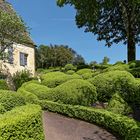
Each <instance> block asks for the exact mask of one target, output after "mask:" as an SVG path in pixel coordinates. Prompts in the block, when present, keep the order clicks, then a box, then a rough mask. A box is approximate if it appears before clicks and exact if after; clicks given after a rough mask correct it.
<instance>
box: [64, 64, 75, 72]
mask: <svg viewBox="0 0 140 140" xmlns="http://www.w3.org/2000/svg"><path fill="white" fill-rule="evenodd" d="M64 69H65V71H69V70H73V71H75V70H76V67H75V66H73V65H72V64H67V65H65V67H64Z"/></svg>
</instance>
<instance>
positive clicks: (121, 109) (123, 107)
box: [106, 93, 133, 115]
mask: <svg viewBox="0 0 140 140" xmlns="http://www.w3.org/2000/svg"><path fill="white" fill-rule="evenodd" d="M106 109H107V110H108V111H111V112H114V113H117V114H122V115H129V114H130V113H132V112H133V111H132V108H131V107H130V106H129V105H128V103H127V102H126V101H125V100H124V99H123V98H122V97H121V95H120V94H119V93H115V94H114V95H113V96H112V98H111V100H110V101H109V103H108V106H107V108H106Z"/></svg>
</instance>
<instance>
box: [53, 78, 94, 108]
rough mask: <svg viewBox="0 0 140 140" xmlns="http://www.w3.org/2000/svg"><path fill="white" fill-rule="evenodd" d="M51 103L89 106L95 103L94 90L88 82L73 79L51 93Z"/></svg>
mask: <svg viewBox="0 0 140 140" xmlns="http://www.w3.org/2000/svg"><path fill="white" fill-rule="evenodd" d="M51 92H52V93H51V98H52V100H53V101H57V102H62V103H65V104H77V105H85V106H90V105H92V104H93V103H94V102H95V101H96V97H97V93H96V88H95V87H94V86H93V85H92V84H90V83H89V82H88V81H84V80H81V79H74V80H70V81H67V82H65V83H63V84H62V85H60V86H58V87H56V88H54V89H53V90H52V91H51Z"/></svg>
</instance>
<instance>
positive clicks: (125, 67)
mask: <svg viewBox="0 0 140 140" xmlns="http://www.w3.org/2000/svg"><path fill="white" fill-rule="evenodd" d="M115 70H120V71H128V70H129V66H128V65H126V64H116V65H113V66H111V67H108V68H107V69H105V70H104V72H106V71H115Z"/></svg>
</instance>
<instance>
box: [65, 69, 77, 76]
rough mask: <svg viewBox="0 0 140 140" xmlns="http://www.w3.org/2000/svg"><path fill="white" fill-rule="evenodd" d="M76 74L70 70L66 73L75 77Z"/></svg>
mask: <svg viewBox="0 0 140 140" xmlns="http://www.w3.org/2000/svg"><path fill="white" fill-rule="evenodd" d="M74 73H75V71H73V70H68V71H67V72H66V74H69V75H73V74H74Z"/></svg>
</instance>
